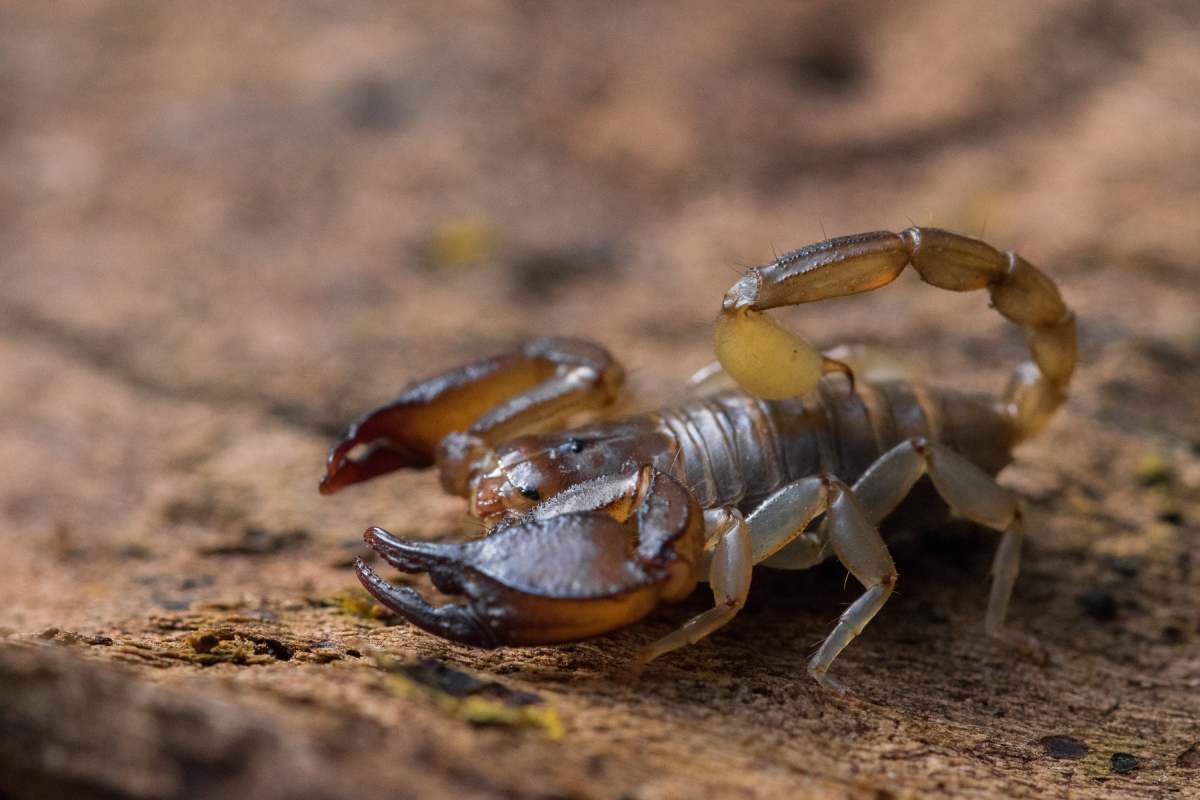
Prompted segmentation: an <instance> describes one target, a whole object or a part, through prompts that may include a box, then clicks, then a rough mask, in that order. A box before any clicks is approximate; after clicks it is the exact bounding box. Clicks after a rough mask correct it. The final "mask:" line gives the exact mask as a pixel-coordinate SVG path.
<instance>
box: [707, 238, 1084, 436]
mask: <svg viewBox="0 0 1200 800" xmlns="http://www.w3.org/2000/svg"><path fill="white" fill-rule="evenodd" d="M910 264H911V265H912V267H913V269H915V270H916V271H917V272H918V273H919V274H920V276H921V280H923V281H925V282H926V283H928V284H930V285H932V286H937V287H939V288H942V289H949V290H951V291H955V292H966V291H972V290H975V289H987V290H988V293H989V294H990V296H991V301H992V306H993V307H995V309H996V310H997V311H999V312H1000V313H1001V314H1002V315H1003V316H1005V317H1006V318H1007V319H1009V320H1011V321H1012V322H1015V323H1016V324H1017V325H1019V326H1021V329H1022V330H1023V331H1024V332H1025V339H1026V342H1027V343H1028V346H1029V352H1030V356H1031V358H1030V359H1029V360H1028V361H1024V362H1022V363H1021V364H1019V365H1018V366H1017V368H1016V370H1015V371H1014V372H1013V375H1012V378H1011V379H1010V380H1009V384H1008V388H1007V390H1006V391H1005V393H1004V397H1003V400H1002V404H1003V408H1004V411H1005V412H1006V413H1007V414H1008V415H1009V416H1010V418H1011V419H1012V420H1013V424H1014V426H1015V428H1016V432H1017V437H1018V439H1024V438H1027V437H1029V436H1032V435H1033V434H1035V433H1037V432H1038V431H1039V430H1041V429H1042V428H1043V427H1044V426H1045V424H1046V423H1047V422H1048V421H1049V420H1050V417H1051V416H1052V415H1053V414H1054V412H1055V411H1056V410H1057V409H1058V407H1059V406H1060V405H1062V403H1063V401H1064V400H1065V399H1066V396H1067V386H1068V384H1069V383H1070V380H1071V374H1072V373H1073V372H1074V371H1075V361H1076V330H1075V315H1074V314H1073V313H1072V312H1071V310H1070V309H1068V308H1067V306H1066V304H1065V303H1064V302H1063V299H1062V296H1061V295H1060V294H1059V292H1058V288H1057V287H1056V286H1055V284H1054V281H1052V280H1051V279H1050V278H1049V277H1047V276H1046V275H1045V273H1043V272H1042V271H1041V270H1039V269H1038V268H1037V267H1034V266H1033V265H1032V264H1030V263H1029V262H1028V261H1026V260H1025V259H1023V258H1021V257H1020V256H1019V255H1017V254H1016V253H1011V252H1001V251H999V250H996V249H995V248H993V247H992V246H990V245H988V244H986V243H984V242H981V241H979V240H978V239H972V238H970V237H967V236H962V235H960V234H957V233H951V232H949V231H944V230H940V229H938V228H919V227H912V228H908V229H907V230H905V231H903V232H901V233H889V232H887V231H879V232H875V233H863V234H858V235H856V236H842V237H838V238H836V239H828V240H826V241H823V242H818V243H817V244H813V245H809V246H808V247H804V248H802V249H800V250H795V251H793V252H791V253H787V254H785V255H782V256H780V257H779V258H777V259H775V261H773V262H771V263H770V264H767V265H766V266H763V267H756V268H755V269H752V270H751V271H750V272H749V273H748V274H747V275H746V276H745V277H743V278H742V279H741V280H739V281H738V282H737V283H735V284H734V285H733V286H732V287H731V288H730V290H729V291H728V292H727V293H726V295H725V301H724V303H723V304H722V306H721V315H720V317H718V319H717V327H716V350H717V358H718V359H719V360H720V361H721V365H722V366H723V367H724V368H725V370H726V372H728V373H729V374H730V375H731V376H732V377H733V378H734V380H736V381H737V382H738V383H739V384H741V385H742V387H743V388H745V389H746V390H747V391H749V392H751V393H752V394H757V395H760V396H763V397H767V398H769V399H770V398H776V399H777V398H781V397H788V396H795V395H799V394H804V393H806V392H807V391H810V390H811V389H812V388H813V387H815V386H816V383H817V381H818V380H819V379H820V377H821V375H822V374H823V373H824V372H827V371H829V370H830V369H835V368H837V367H838V365H837V364H836V363H835V362H833V361H832V360H830V359H828V358H826V357H824V356H822V355H821V354H820V353H819V352H817V351H816V349H815V348H813V346H812V345H810V344H809V343H808V342H806V341H805V340H804V339H802V338H800V337H798V336H796V335H795V334H793V333H791V332H790V331H787V330H785V329H784V328H783V327H781V326H780V325H779V324H778V323H776V322H775V321H774V320H772V319H771V318H770V317H767V316H766V315H763V314H761V313H759V312H762V311H765V310H767V309H770V308H778V307H780V306H789V305H798V304H801V303H811V302H814V301H817V300H824V299H826V298H830V297H841V296H844V295H849V294H857V293H858V292H866V291H870V290H872V289H877V288H879V287H880V286H884V285H886V284H888V283H891V282H892V281H893V280H895V278H896V276H898V275H899V274H900V273H901V272H902V271H903V270H904V268H905V267H907V266H908V265H910Z"/></svg>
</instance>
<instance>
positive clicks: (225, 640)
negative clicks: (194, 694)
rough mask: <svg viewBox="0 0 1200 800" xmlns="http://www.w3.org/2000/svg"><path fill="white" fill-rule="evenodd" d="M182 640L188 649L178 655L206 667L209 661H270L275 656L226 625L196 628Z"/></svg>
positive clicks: (210, 663)
mask: <svg viewBox="0 0 1200 800" xmlns="http://www.w3.org/2000/svg"><path fill="white" fill-rule="evenodd" d="M184 642H185V644H186V645H187V646H188V650H184V651H182V652H181V653H180V657H181V658H183V659H184V660H185V661H191V662H192V663H195V664H199V665H201V666H206V667H207V666H211V665H212V664H270V663H272V662H273V661H275V660H276V659H277V657H276V656H274V655H272V654H271V653H269V652H265V649H264V648H263V647H261V646H259V645H258V643H256V642H254V641H252V640H250V639H247V638H245V637H243V636H240V635H238V634H237V633H236V632H234V631H231V630H229V629H227V628H214V629H201V630H197V631H194V632H193V633H191V634H189V635H188V637H187V638H186V639H185V640H184ZM189 650H190V652H189Z"/></svg>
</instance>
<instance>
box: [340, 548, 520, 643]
mask: <svg viewBox="0 0 1200 800" xmlns="http://www.w3.org/2000/svg"><path fill="white" fill-rule="evenodd" d="M354 571H355V573H357V575H358V579H359V580H360V581H361V582H362V585H363V587H364V588H366V590H367V591H368V592H370V593H371V595H372V596H374V597H375V599H376V600H378V601H379V602H381V603H383V604H384V605H385V606H387V607H388V608H390V609H392V610H393V611H395V612H396V613H398V614H400V615H401V616H403V617H404V618H405V619H407V620H409V621H410V622H412V623H413V624H415V625H416V626H418V627H419V628H422V629H424V630H427V631H429V632H430V633H435V634H437V635H438V636H441V637H443V638H445V639H451V640H453V641H456V642H461V643H463V644H469V645H474V646H475V647H495V646H496V642H495V641H494V640H493V639H492V637H491V636H490V634H489V631H488V629H487V627H486V626H484V625H482V624H481V623H480V621H479V619H478V618H477V617H476V616H475V614H474V612H473V611H472V610H471V608H470V607H469V606H464V605H458V604H455V603H451V604H448V605H444V606H436V607H435V606H431V605H429V603H427V602H425V598H423V597H421V595H419V594H418V593H417V592H416V591H414V590H413V589H411V588H410V587H408V586H393V585H392V584H390V583H388V582H387V581H385V580H384V579H383V578H381V577H379V576H378V575H376V574H375V572H374V571H373V570H372V569H371V568H370V567H368V566H367V565H366V564H365V563H363V561H362V559H355V561H354Z"/></svg>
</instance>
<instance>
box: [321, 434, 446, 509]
mask: <svg viewBox="0 0 1200 800" xmlns="http://www.w3.org/2000/svg"><path fill="white" fill-rule="evenodd" d="M359 445H364V446H365V447H366V448H367V450H366V452H365V453H364V454H363V455H361V456H359V457H358V458H351V457H350V451H351V450H353V449H354V448H355V447H358V446H359ZM427 465H428V459H426V458H422V457H421V456H420V455H419V454H418V453H416V452H414V451H412V450H409V449H406V448H404V447H401V446H399V445H397V444H394V443H384V442H370V443H368V442H365V441H362V440H361V438H360V437H359V435H358V430H357V426H351V427H350V428H348V429H347V430H346V432H345V433H344V434H342V438H341V439H339V440H338V441H337V442H335V443H334V445H333V447H331V448H329V457H328V458H327V459H326V460H325V475H323V476H322V477H321V483H320V486H319V487H318V488H319V490H320V492H321V494H333V493H334V492H336V491H339V490H341V489H344V488H346V487H347V486H350V485H351V484H354V483H360V482H362V481H365V480H370V479H371V478H374V477H376V476H377V475H383V474H385V473H388V472H393V471H395V470H398V469H404V468H413V467H416V468H420V467H423V466H427Z"/></svg>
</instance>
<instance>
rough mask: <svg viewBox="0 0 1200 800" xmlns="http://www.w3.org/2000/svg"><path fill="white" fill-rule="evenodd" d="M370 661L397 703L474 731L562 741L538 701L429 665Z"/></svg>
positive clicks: (377, 657) (557, 725) (555, 721)
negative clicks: (506, 730)
mask: <svg viewBox="0 0 1200 800" xmlns="http://www.w3.org/2000/svg"><path fill="white" fill-rule="evenodd" d="M372 658H373V660H374V661H375V663H376V664H377V665H378V666H379V667H380V668H381V669H383V670H385V671H386V672H387V673H388V686H389V687H390V688H391V690H392V691H393V692H395V693H396V694H397V695H399V696H401V697H407V698H414V699H417V700H420V701H423V702H426V703H429V704H431V705H433V706H436V707H437V708H438V709H439V710H441V711H442V712H443V713H445V714H448V715H450V716H453V717H457V718H458V719H461V720H463V721H465V722H468V723H470V724H472V725H498V726H505V727H528V728H536V729H538V730H540V731H542V732H543V733H544V734H545V735H546V736H548V737H549V738H551V739H556V740H557V739H561V738H562V737H563V735H564V730H563V724H562V720H560V719H559V716H558V712H557V711H555V709H553V708H551V707H550V706H547V705H545V704H543V703H542V701H541V698H539V697H537V696H536V695H532V694H529V693H527V692H520V691H514V690H511V689H509V688H507V687H505V686H503V685H502V684H499V683H496V682H494V681H482V680H480V679H478V678H476V677H475V676H473V675H468V674H467V673H465V672H460V671H458V670H456V669H453V668H452V667H449V666H448V665H446V664H443V663H442V662H440V661H436V660H432V659H426V660H422V661H417V662H414V663H402V662H400V661H397V660H396V659H394V658H392V657H391V656H388V655H386V654H383V653H373V654H372Z"/></svg>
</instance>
